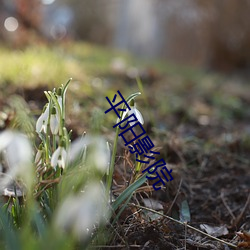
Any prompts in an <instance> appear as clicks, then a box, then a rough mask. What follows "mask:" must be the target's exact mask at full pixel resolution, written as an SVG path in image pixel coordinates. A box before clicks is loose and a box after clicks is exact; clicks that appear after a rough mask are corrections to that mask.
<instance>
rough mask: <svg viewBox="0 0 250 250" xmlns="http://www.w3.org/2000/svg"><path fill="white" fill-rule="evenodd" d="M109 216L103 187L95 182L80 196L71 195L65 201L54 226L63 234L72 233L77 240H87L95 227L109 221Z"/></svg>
mask: <svg viewBox="0 0 250 250" xmlns="http://www.w3.org/2000/svg"><path fill="white" fill-rule="evenodd" d="M108 214H109V209H108V203H107V201H106V200H105V192H104V190H103V187H102V186H101V184H100V183H98V182H95V183H92V184H90V185H89V186H88V187H87V188H86V189H85V190H84V192H82V193H81V194H80V195H71V196H69V197H68V198H66V199H65V200H64V202H63V203H62V205H61V206H60V208H59V210H58V211H57V214H56V218H55V223H54V225H55V227H56V229H58V230H59V231H61V232H64V233H69V232H70V233H72V234H73V235H74V236H75V237H76V238H77V239H79V240H86V239H87V238H89V237H90V236H91V233H92V232H93V230H94V228H95V226H97V225H98V224H100V223H104V222H106V221H107V220H108V216H109V215H108Z"/></svg>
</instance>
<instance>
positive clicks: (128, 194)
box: [112, 173, 147, 211]
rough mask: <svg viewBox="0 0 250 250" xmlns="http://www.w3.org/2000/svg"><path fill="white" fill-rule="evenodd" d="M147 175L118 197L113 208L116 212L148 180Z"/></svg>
mask: <svg viewBox="0 0 250 250" xmlns="http://www.w3.org/2000/svg"><path fill="white" fill-rule="evenodd" d="M146 175H147V173H145V174H144V175H142V176H141V177H140V178H139V179H137V180H136V181H135V182H134V183H133V184H131V185H130V186H129V187H128V188H126V189H125V190H124V191H123V192H122V193H121V194H120V195H119V196H118V198H117V199H116V200H115V201H114V202H113V203H112V208H113V210H114V211H116V209H117V208H118V207H119V206H120V205H121V204H122V202H123V201H124V200H126V199H127V198H128V197H129V196H130V195H131V194H133V192H134V191H135V190H136V189H137V188H139V187H140V186H141V185H142V184H143V183H144V182H145V181H146V180H147V178H146Z"/></svg>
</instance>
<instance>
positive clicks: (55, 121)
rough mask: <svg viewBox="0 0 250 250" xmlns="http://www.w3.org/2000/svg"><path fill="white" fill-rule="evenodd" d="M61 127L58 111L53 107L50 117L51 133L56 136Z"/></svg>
mask: <svg viewBox="0 0 250 250" xmlns="http://www.w3.org/2000/svg"><path fill="white" fill-rule="evenodd" d="M59 126H60V122H59V117H58V113H57V111H56V108H55V107H53V108H52V111H51V116H50V131H51V133H52V134H53V135H56V134H57V133H58V131H59Z"/></svg>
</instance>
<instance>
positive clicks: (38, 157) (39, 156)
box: [35, 149, 43, 164]
mask: <svg viewBox="0 0 250 250" xmlns="http://www.w3.org/2000/svg"><path fill="white" fill-rule="evenodd" d="M42 154H43V151H42V150H40V149H38V150H37V153H36V156H35V163H36V164H37V163H38V162H39V161H40V160H41V158H42Z"/></svg>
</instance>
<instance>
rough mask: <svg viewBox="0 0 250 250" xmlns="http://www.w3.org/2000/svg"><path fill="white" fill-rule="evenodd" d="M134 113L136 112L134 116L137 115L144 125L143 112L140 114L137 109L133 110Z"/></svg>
mask: <svg viewBox="0 0 250 250" xmlns="http://www.w3.org/2000/svg"><path fill="white" fill-rule="evenodd" d="M133 112H134V114H135V116H136V118H137V120H138V121H139V122H140V123H141V124H143V123H144V120H143V117H142V114H141V112H140V111H139V110H138V109H137V108H133Z"/></svg>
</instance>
